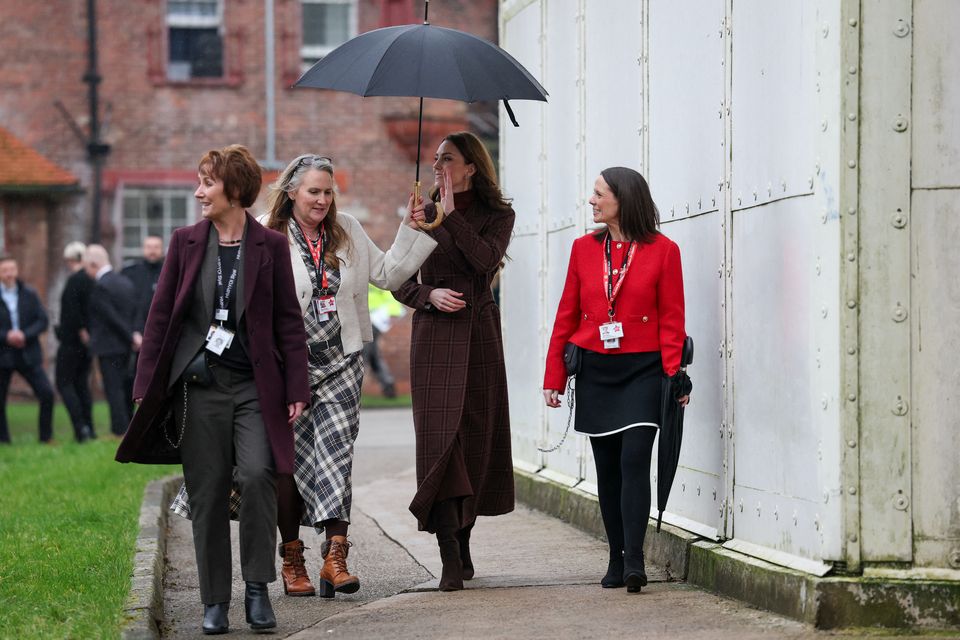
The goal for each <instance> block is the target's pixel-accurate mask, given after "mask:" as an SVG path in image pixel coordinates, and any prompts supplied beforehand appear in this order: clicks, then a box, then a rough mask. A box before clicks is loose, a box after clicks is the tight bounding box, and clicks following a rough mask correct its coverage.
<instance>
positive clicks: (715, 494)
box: [713, 488, 717, 501]
mask: <svg viewBox="0 0 960 640" xmlns="http://www.w3.org/2000/svg"><path fill="white" fill-rule="evenodd" d="M713 499H714V501H716V499H717V490H716V488H714V490H713Z"/></svg>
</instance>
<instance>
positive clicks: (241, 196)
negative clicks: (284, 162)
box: [197, 144, 263, 209]
mask: <svg viewBox="0 0 960 640" xmlns="http://www.w3.org/2000/svg"><path fill="white" fill-rule="evenodd" d="M197 169H198V171H199V172H200V173H201V174H203V175H208V176H210V177H211V178H214V179H215V180H220V181H221V182H223V193H224V195H225V196H227V199H228V200H229V201H230V202H236V203H237V204H239V205H240V206H241V207H243V208H244V209H246V208H247V207H249V206H251V205H253V203H254V202H256V201H257V196H259V195H260V186H261V185H262V184H263V172H262V171H261V169H260V165H259V164H258V163H257V161H256V159H255V158H254V157H253V154H251V153H250V151H249V150H248V149H247V148H246V147H245V146H243V145H242V144H231V145H230V146H227V147H224V148H223V149H211V150H210V151H207V152H206V153H205V154H203V157H202V158H200V163H199V164H198V166H197Z"/></svg>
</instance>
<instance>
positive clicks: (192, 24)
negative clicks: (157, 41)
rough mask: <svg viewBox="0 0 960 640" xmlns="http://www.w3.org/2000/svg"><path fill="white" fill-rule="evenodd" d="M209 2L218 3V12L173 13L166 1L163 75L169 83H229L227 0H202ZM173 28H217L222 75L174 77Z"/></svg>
mask: <svg viewBox="0 0 960 640" xmlns="http://www.w3.org/2000/svg"><path fill="white" fill-rule="evenodd" d="M202 1H204V2H208V3H209V4H213V3H215V4H216V14H215V15H211V16H203V15H187V14H171V13H170V2H169V0H168V1H166V2H164V23H163V34H164V42H165V43H166V47H165V51H164V61H163V75H164V80H165V82H166V83H167V84H181V85H183V84H199V85H208V84H214V85H218V84H229V83H231V75H230V73H229V71H228V69H227V65H228V62H227V30H226V20H225V16H224V9H225V4H226V2H225V0H202ZM171 29H198V30H199V29H216V30H217V33H218V35H219V36H220V75H219V76H193V75H191V76H190V77H187V78H180V77H173V76H171V75H170V69H171V62H172V61H171V60H170V30H171Z"/></svg>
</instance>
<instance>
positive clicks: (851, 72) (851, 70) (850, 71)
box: [847, 65, 857, 75]
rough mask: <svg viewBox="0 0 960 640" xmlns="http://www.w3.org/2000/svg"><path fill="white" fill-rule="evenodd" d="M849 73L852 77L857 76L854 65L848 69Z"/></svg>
mask: <svg viewBox="0 0 960 640" xmlns="http://www.w3.org/2000/svg"><path fill="white" fill-rule="evenodd" d="M847 73H849V74H850V75H855V74H856V73H857V68H856V67H855V66H853V65H850V66H849V67H847Z"/></svg>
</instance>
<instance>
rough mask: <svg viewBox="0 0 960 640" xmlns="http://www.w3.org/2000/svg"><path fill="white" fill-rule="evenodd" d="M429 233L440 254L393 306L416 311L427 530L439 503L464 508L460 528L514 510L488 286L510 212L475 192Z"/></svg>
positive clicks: (418, 510)
mask: <svg viewBox="0 0 960 640" xmlns="http://www.w3.org/2000/svg"><path fill="white" fill-rule="evenodd" d="M455 204H456V206H455V208H454V211H452V212H450V213H449V214H448V216H447V217H446V218H445V219H444V221H443V224H441V225H440V226H439V227H438V228H437V229H434V230H433V231H431V232H429V233H430V234H431V235H432V236H433V238H434V239H435V240H436V241H437V243H438V246H437V248H436V249H435V250H434V252H433V253H432V254H431V255H430V257H429V258H427V260H426V262H424V263H423V266H422V267H421V268H420V278H419V283H418V282H417V279H416V276H414V277H413V278H411V279H410V280H409V281H407V282H406V283H405V284H404V285H402V286H401V287H400V288H399V289H398V290H397V291H395V292H394V294H393V295H394V297H396V299H397V300H399V301H400V302H402V303H403V304H405V305H407V306H409V307H412V308H413V309H415V310H416V311H415V313H414V315H413V334H412V337H411V343H410V385H411V388H412V393H413V423H414V429H415V431H416V443H417V444H416V448H417V493H416V495H415V496H414V498H413V501H412V502H411V503H410V511H411V512H412V513H413V515H415V516H416V518H417V521H418V523H419V527H420V529H421V530H429V529H430V526H429V525H428V520H429V516H430V509H431V507H432V506H433V504H434V503H435V502H439V501H440V500H445V499H450V498H462V500H460V502H459V504H460V514H459V515H460V526H461V527H465V526H467V525H469V524H471V523H472V522H473V521H474V520H475V519H476V517H477V516H478V515H481V516H492V515H499V514H502V513H508V512H510V511H512V510H513V507H514V493H513V458H512V455H511V451H510V412H509V406H508V404H507V376H506V369H505V366H504V359H503V340H502V336H501V332H500V309H499V308H498V307H497V304H496V302H495V301H494V299H493V293H492V292H491V289H490V285H491V282H492V280H493V277H494V276H495V275H496V273H497V271H498V270H499V269H500V265H501V262H502V260H503V258H504V255H505V254H506V250H507V244H509V242H510V236H511V234H512V232H513V223H514V218H515V216H514V213H513V211H512V210H509V211H503V212H496V211H488V210H485V209H484V208H483V207H481V206H479V205H477V204H474V203H473V192H472V191H467V192H463V193H458V194H455ZM435 288H445V289H453V290H454V291H459V292H461V293H463V299H464V300H465V301H466V302H467V306H466V308H464V309H462V310H460V311H457V312H455V313H444V312H442V311H438V310H436V309H434V308H433V307H432V305H431V304H430V302H429V299H428V296H429V295H430V292H431V291H432V290H433V289H435Z"/></svg>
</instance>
